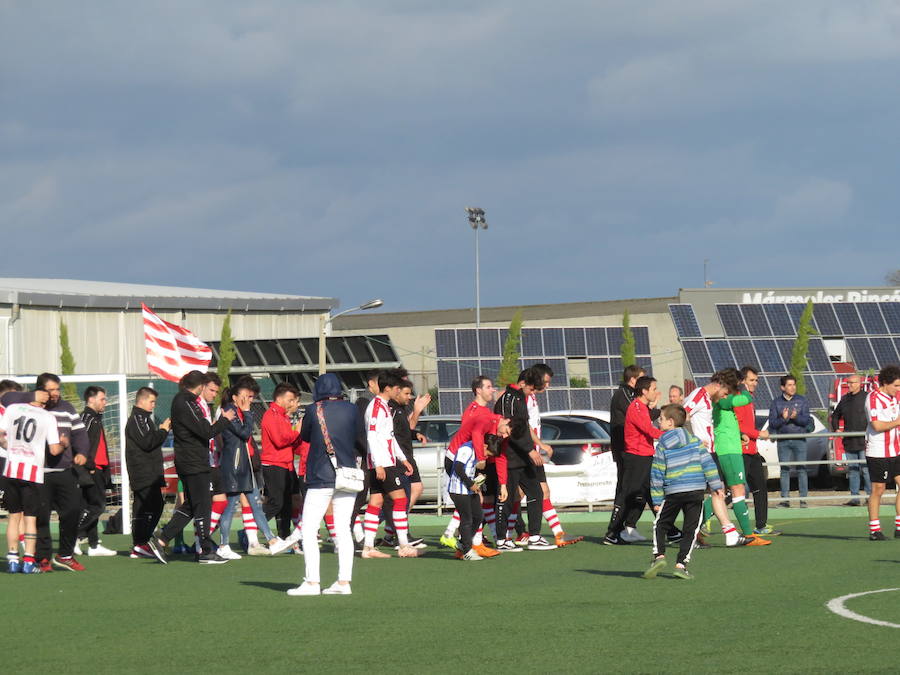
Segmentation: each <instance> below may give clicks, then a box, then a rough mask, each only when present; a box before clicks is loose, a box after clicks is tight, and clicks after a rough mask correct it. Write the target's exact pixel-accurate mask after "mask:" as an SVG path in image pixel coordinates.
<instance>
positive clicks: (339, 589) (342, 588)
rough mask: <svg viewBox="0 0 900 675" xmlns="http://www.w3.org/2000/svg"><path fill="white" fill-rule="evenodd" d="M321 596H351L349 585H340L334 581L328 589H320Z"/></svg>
mask: <svg viewBox="0 0 900 675" xmlns="http://www.w3.org/2000/svg"><path fill="white" fill-rule="evenodd" d="M322 595H353V592H352V591H351V590H350V584H341V583H338V582H337V581H335V582H334V583H333V584H331V586H329V587H328V588H324V589H322Z"/></svg>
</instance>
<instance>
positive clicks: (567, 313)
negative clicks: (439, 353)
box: [334, 298, 678, 330]
mask: <svg viewBox="0 0 900 675" xmlns="http://www.w3.org/2000/svg"><path fill="white" fill-rule="evenodd" d="M670 302H678V298H639V299H633V300H603V301H599V302H562V303H557V304H552V305H523V306H521V307H517V306H508V307H482V308H481V322H482V323H492V322H509V321H510V320H511V319H512V317H513V314H515V313H516V311H517V310H520V309H521V310H522V317H523V319H524V320H525V321H528V320H529V319H532V320H535V319H540V320H547V319H569V318H575V317H582V316H610V315H615V314H622V313H623V312H624V311H625V310H626V309H627V310H628V311H629V312H630V313H631V314H656V313H667V312H668V311H669V303H670ZM474 321H475V310H474V309H472V308H469V309H437V310H427V311H423V312H380V313H373V312H367V313H365V314H350V315H347V316H342V317H338V318H337V319H335V320H334V328H335V330H372V329H376V328H404V327H410V326H441V325H458V324H464V323H473V322H474Z"/></svg>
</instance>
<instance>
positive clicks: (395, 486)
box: [369, 464, 403, 495]
mask: <svg viewBox="0 0 900 675" xmlns="http://www.w3.org/2000/svg"><path fill="white" fill-rule="evenodd" d="M402 475H403V471H402V470H401V469H400V467H398V466H397V465H396V464H395V465H394V466H386V467H384V480H378V477H377V476H376V475H375V469H369V492H370V493H372V492H380V493H381V494H383V495H387V494H389V493H391V492H394V491H395V490H402V489H403V481H402V480H401V478H400V476H402Z"/></svg>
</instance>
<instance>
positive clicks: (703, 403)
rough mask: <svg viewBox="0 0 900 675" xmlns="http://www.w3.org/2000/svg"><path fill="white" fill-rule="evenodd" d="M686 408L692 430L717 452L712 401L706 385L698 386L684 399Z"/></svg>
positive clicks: (712, 450) (711, 449) (710, 448)
mask: <svg viewBox="0 0 900 675" xmlns="http://www.w3.org/2000/svg"><path fill="white" fill-rule="evenodd" d="M684 409H685V410H686V411H687V414H688V419H690V421H691V431H693V432H694V436H696V437H697V438H699V439H700V440H701V441H703V442H706V443H709V451H710V452H715V451H716V445H715V437H714V434H713V416H712V401H711V400H710V398H709V392H708V391H706V388H705V387H697V388H696V389H694V391H692V392H691V393H690V394H689V395H688V397H687V398H686V399H685V401H684Z"/></svg>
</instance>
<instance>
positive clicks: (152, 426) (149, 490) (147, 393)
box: [125, 387, 172, 563]
mask: <svg viewBox="0 0 900 675" xmlns="http://www.w3.org/2000/svg"><path fill="white" fill-rule="evenodd" d="M158 396H159V395H158V394H157V392H156V390H155V389H151V388H150V387H141V388H140V389H138V390H137V393H136V394H135V397H134V408H133V409H132V411H131V416H130V417H129V418H128V422H127V423H126V424H125V466H126V467H128V480H129V482H130V483H131V492H132V495H133V500H134V501H133V506H132V511H131V513H132V516H131V541H132V549H131V557H132V558H156V559H158V560H159V561H160V562H162V563H165V561H166V560H165V557H164V556H163V555H162V554H161V552H160V550H159V548H158V547H157V546H156V542H155V541H153V530H155V529H156V526H157V524H158V523H159V517H160V516H161V515H162V512H163V506H164V504H165V502H164V499H163V495H162V488H163V487H165V484H166V479H165V477H164V474H163V454H162V445H163V443H165V441H166V438H167V437H168V435H169V429H170V428H171V427H172V421H171V420H169V419H166V420H165V421H164V422H163V423H162V424H160V425H159V426H157V424H156V420H155V419H154V417H153V410H154V409H155V408H156V399H157V397H158Z"/></svg>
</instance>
